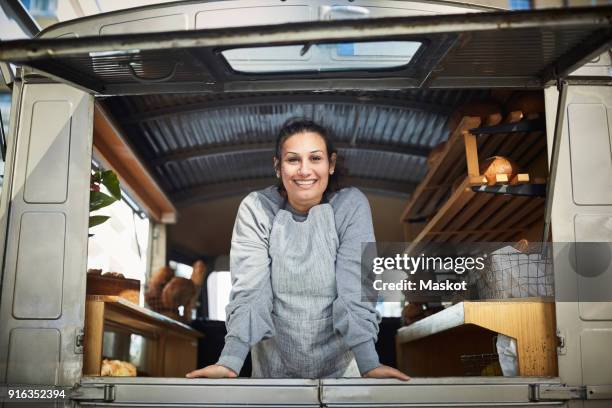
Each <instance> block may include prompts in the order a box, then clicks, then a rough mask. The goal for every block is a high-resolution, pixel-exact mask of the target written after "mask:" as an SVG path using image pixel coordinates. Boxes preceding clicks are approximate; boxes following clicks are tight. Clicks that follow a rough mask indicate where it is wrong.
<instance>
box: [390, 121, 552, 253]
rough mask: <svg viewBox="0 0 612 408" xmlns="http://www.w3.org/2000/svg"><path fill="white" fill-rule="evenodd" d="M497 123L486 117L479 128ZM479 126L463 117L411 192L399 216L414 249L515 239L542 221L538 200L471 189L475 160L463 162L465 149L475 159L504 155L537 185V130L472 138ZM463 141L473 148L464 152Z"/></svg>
mask: <svg viewBox="0 0 612 408" xmlns="http://www.w3.org/2000/svg"><path fill="white" fill-rule="evenodd" d="M522 119H523V115H522V114H521V113H520V112H512V113H511V114H509V115H508V117H507V118H506V120H505V121H504V123H505V124H519V123H520V122H521V121H522ZM531 119H532V118H531ZM500 122H501V121H500V116H499V115H491V116H490V117H489V119H488V120H487V121H486V123H485V124H484V125H485V126H495V125H497V124H499V123H500ZM480 125H481V120H480V118H477V117H464V118H463V119H462V121H461V122H460V124H459V126H458V127H457V129H455V131H454V132H453V133H452V134H451V135H450V137H449V140H448V141H447V143H446V146H445V148H444V150H443V151H442V152H441V153H440V156H439V158H438V159H437V160H436V161H435V163H434V164H433V165H432V166H431V168H430V169H429V172H428V173H427V175H426V176H425V178H424V179H423V181H422V182H421V183H420V184H419V186H418V187H417V189H416V190H415V191H414V193H413V195H412V197H411V199H410V201H409V202H408V204H407V205H406V208H405V209H404V212H403V213H402V217H401V221H402V222H404V223H405V226H406V237H405V238H406V241H410V242H413V243H414V245H416V244H417V243H422V242H425V243H426V242H451V243H457V242H477V241H508V240H518V239H520V238H523V236H522V235H523V234H525V233H526V231H528V230H530V229H531V228H533V227H534V226H536V224H538V223H540V222H541V220H542V219H543V216H544V199H543V198H542V197H529V196H513V195H497V194H488V193H481V192H475V191H473V189H472V187H473V186H474V185H476V184H478V183H482V181H481V178H480V179H479V180H476V178H475V177H474V175H473V174H472V176H471V177H470V171H471V172H472V173H474V172H475V171H477V169H475V167H477V164H475V163H477V160H473V159H474V157H472V158H471V159H472V160H470V162H468V160H466V150H470V151H476V150H477V152H478V160H483V159H486V158H488V157H490V156H492V155H501V156H504V157H508V158H510V159H512V160H514V161H515V162H517V163H518V164H519V166H520V167H521V168H522V169H524V170H526V171H529V172H532V171H533V172H534V173H535V176H536V177H534V178H532V180H531V181H532V182H534V180H535V182H536V183H543V182H545V180H546V179H545V177H546V138H545V137H544V135H543V132H542V131H541V130H535V131H533V130H530V131H527V132H523V131H521V132H513V133H497V134H495V135H493V136H491V135H482V136H475V135H472V134H471V133H470V130H471V129H475V128H478V127H479V126H480ZM517 127H518V128H519V129H520V128H521V127H520V126H517ZM525 128H528V129H529V128H532V127H525ZM475 133H476V132H475ZM466 143H468V144H472V145H473V146H469V149H466ZM475 146H476V148H475ZM500 181H501V182H502V183H506V181H503V180H500ZM508 182H511V180H508Z"/></svg>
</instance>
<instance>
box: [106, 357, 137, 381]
mask: <svg viewBox="0 0 612 408" xmlns="http://www.w3.org/2000/svg"><path fill="white" fill-rule="evenodd" d="M100 375H101V376H102V377H136V367H135V366H134V364H132V363H128V362H127V361H121V360H108V359H104V360H102V370H101V371H100Z"/></svg>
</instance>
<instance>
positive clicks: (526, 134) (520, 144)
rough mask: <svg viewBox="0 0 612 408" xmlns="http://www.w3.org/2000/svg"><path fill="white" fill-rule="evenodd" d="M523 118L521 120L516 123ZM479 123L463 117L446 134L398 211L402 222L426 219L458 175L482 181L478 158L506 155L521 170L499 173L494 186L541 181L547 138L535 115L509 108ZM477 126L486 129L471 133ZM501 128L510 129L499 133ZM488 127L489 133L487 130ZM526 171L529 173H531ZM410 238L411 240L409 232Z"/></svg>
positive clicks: (446, 196)
mask: <svg viewBox="0 0 612 408" xmlns="http://www.w3.org/2000/svg"><path fill="white" fill-rule="evenodd" d="M522 123H525V124H524V125H521V124H522ZM482 125H483V126H482V127H481V119H480V118H479V117H469V116H466V117H464V118H462V120H461V121H460V123H459V125H458V126H457V128H456V129H455V130H454V131H453V132H452V133H451V135H450V137H449V139H448V141H447V142H446V145H445V147H444V149H443V150H442V151H441V152H440V154H439V156H438V157H437V158H436V160H435V162H434V163H433V164H432V165H431V167H430V168H429V171H428V173H427V175H426V176H425V178H424V179H423V181H422V182H421V183H420V184H419V186H418V187H417V188H416V190H415V191H414V193H413V194H412V196H411V199H410V201H409V202H408V204H407V205H406V207H405V209H404V211H403V213H402V216H401V221H402V222H404V223H411V222H419V221H420V220H422V219H431V217H432V216H433V214H435V213H436V211H438V210H439V209H440V208H441V207H442V206H443V204H444V203H445V202H446V201H447V200H448V199H449V197H450V196H451V195H452V193H453V191H456V187H457V185H459V183H460V180H463V179H464V178H465V177H466V176H470V177H471V178H470V186H482V185H484V184H486V181H485V180H484V179H483V177H482V176H479V174H478V173H479V169H478V162H479V161H481V160H484V159H487V158H489V157H491V156H493V155H497V156H504V157H507V158H509V159H511V160H513V161H515V162H516V163H517V164H518V165H519V167H520V168H521V169H523V170H525V172H522V173H520V174H519V175H517V176H516V177H515V178H514V179H513V180H509V179H507V178H504V175H499V176H498V180H497V182H496V184H497V185H505V184H510V185H517V184H518V185H520V184H524V183H534V184H542V183H545V181H546V180H545V177H546V174H545V172H546V170H545V169H546V138H545V135H544V130H543V129H542V127H541V122H540V120H539V118H537V117H535V116H534V115H530V116H529V118H525V117H524V115H523V114H522V113H521V112H519V111H514V112H510V113H509V114H508V115H507V117H506V118H505V120H504V121H502V120H501V115H499V114H494V115H490V116H489V117H488V118H487V120H486V121H485V122H484V123H482ZM519 125H521V126H519ZM479 129H484V130H485V132H484V133H483V134H482V135H476V134H474V133H472V132H477V131H478V130H479ZM500 129H501V130H504V131H505V130H509V131H508V132H502V131H500ZM517 129H518V131H517ZM510 130H511V131H510ZM493 132H494V133H495V134H494V135H491V134H489V133H493ZM529 172H534V174H533V175H531V174H530V173H529ZM538 173H539V174H538ZM407 238H408V237H407ZM410 238H411V239H410V240H412V239H413V238H414V237H410Z"/></svg>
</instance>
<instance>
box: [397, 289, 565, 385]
mask: <svg viewBox="0 0 612 408" xmlns="http://www.w3.org/2000/svg"><path fill="white" fill-rule="evenodd" d="M554 307H555V304H554V302H552V301H549V300H548V299H543V298H525V299H514V300H500V301H478V302H470V301H466V302H461V303H457V304H455V305H453V306H450V307H448V308H446V309H444V310H442V311H440V312H438V313H436V314H433V315H431V316H428V317H425V318H423V319H422V320H419V321H418V322H415V323H413V324H411V325H409V326H405V327H402V328H400V329H399V330H398V332H397V335H396V348H397V359H398V368H399V369H400V370H402V371H403V372H406V373H408V374H410V375H412V376H431V377H438V376H455V375H458V376H459V375H464V374H465V366H464V365H462V361H461V357H462V356H466V355H479V354H482V355H485V354H495V353H496V352H497V350H495V341H494V339H495V338H496V336H498V335H499V334H503V335H505V336H508V337H511V338H513V339H515V340H516V354H517V356H518V375H519V376H556V375H557V360H556V350H557V349H556V347H557V343H556V342H557V339H556V335H555V310H554ZM499 316H504V318H503V319H500V318H499Z"/></svg>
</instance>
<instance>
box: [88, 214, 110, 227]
mask: <svg viewBox="0 0 612 408" xmlns="http://www.w3.org/2000/svg"><path fill="white" fill-rule="evenodd" d="M109 218H110V216H108V215H92V216H91V217H89V228H91V227H95V226H96V225H100V224H102V223H103V222H106V221H107V220H108V219H109Z"/></svg>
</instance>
